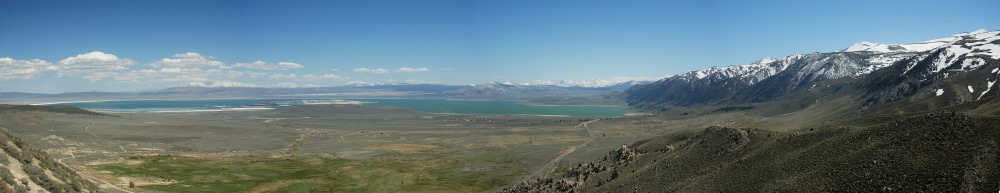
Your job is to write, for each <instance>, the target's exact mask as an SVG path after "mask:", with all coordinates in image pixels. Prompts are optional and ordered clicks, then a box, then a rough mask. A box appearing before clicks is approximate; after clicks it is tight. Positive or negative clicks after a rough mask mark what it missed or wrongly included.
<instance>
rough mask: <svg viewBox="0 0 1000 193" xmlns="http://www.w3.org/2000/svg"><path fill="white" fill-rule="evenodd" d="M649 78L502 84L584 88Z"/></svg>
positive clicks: (545, 80)
mask: <svg viewBox="0 0 1000 193" xmlns="http://www.w3.org/2000/svg"><path fill="white" fill-rule="evenodd" d="M650 80H652V79H651V78H637V79H623V78H615V79H611V80H598V79H594V78H590V79H584V80H560V81H553V80H548V79H542V80H534V81H531V82H523V83H516V82H505V83H504V84H509V85H522V86H558V87H586V88H600V87H609V86H619V85H622V84H629V85H636V84H644V83H649V82H651V81H650Z"/></svg>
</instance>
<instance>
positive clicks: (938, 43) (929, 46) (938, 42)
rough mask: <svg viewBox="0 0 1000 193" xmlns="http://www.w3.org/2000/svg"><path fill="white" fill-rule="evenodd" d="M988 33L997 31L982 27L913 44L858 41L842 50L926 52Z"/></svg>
mask: <svg viewBox="0 0 1000 193" xmlns="http://www.w3.org/2000/svg"><path fill="white" fill-rule="evenodd" d="M988 33H995V32H989V31H986V30H985V29H980V30H976V31H973V32H967V33H960V34H955V35H952V36H949V37H944V38H938V39H933V40H929V41H925V42H920V43H912V44H879V43H871V42H866V41H863V42H858V43H856V44H854V45H852V46H851V47H848V48H847V49H844V50H842V51H844V52H862V51H868V52H880V53H888V52H926V51H928V50H933V49H935V48H940V47H942V46H946V45H951V44H954V43H955V42H958V41H959V40H962V39H963V37H965V36H979V35H984V34H988Z"/></svg>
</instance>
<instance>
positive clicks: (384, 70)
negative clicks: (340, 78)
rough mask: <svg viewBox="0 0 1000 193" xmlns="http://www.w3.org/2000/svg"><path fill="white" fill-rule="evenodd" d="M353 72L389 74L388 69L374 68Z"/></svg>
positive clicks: (356, 69) (358, 69)
mask: <svg viewBox="0 0 1000 193" xmlns="http://www.w3.org/2000/svg"><path fill="white" fill-rule="evenodd" d="M354 71H355V72H371V73H375V74H388V73H389V69H385V68H376V69H368V68H355V69H354Z"/></svg>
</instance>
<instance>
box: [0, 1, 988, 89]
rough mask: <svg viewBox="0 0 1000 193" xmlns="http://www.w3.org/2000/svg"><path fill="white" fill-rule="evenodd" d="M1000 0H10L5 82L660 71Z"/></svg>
mask: <svg viewBox="0 0 1000 193" xmlns="http://www.w3.org/2000/svg"><path fill="white" fill-rule="evenodd" d="M996 7H1000V1H989V0H987V1H562V0H551V1H517V0H504V1H457V0H456V1H437V0H420V1H403V0H396V1H384V0H374V1H361V0H357V1H354V0H352V1H319V0H316V1H228V0H227V1H213V0H194V1H183V0H182V1H19V0H0V75H3V76H5V77H0V92H5V91H21V92H44V93H58V92H80V91H139V90H147V89H161V88H166V87H171V86H180V85H202V84H203V85H213V84H215V85H257V86H266V85H297V86H337V85H344V84H347V83H348V82H351V81H365V82H382V81H396V82H410V83H438V84H455V85H459V84H470V83H482V82H489V81H515V82H526V81H532V80H539V79H551V80H561V79H570V80H580V79H589V78H594V79H602V80H603V79H655V78H660V77H663V76H666V75H671V74H679V73H684V72H687V71H692V70H698V69H704V68H708V67H712V66H727V65H738V64H746V63H751V62H754V61H756V60H758V59H761V58H764V57H776V58H780V57H784V56H787V55H791V54H796V53H810V52H829V51H837V50H841V49H844V48H846V47H848V46H850V45H852V44H853V43H855V42H860V41H869V42H876V43H889V44H893V43H912V42H920V41H925V40H930V39H934V38H939V37H945V36H949V35H953V34H956V33H960V32H967V31H973V30H977V29H987V30H1000V12H996V11H995V10H994V9H995V8H996Z"/></svg>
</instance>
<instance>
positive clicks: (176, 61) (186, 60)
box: [149, 52, 230, 68]
mask: <svg viewBox="0 0 1000 193" xmlns="http://www.w3.org/2000/svg"><path fill="white" fill-rule="evenodd" d="M149 66H150V67H154V68H202V67H210V68H230V67H228V66H226V65H225V64H224V63H222V62H219V61H215V60H210V59H209V58H206V57H205V56H202V55H201V54H198V53H195V52H188V53H183V54H174V55H173V56H171V57H170V58H164V59H161V60H160V61H156V62H153V63H151V64H149Z"/></svg>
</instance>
